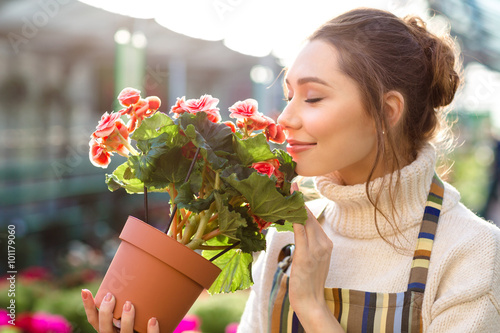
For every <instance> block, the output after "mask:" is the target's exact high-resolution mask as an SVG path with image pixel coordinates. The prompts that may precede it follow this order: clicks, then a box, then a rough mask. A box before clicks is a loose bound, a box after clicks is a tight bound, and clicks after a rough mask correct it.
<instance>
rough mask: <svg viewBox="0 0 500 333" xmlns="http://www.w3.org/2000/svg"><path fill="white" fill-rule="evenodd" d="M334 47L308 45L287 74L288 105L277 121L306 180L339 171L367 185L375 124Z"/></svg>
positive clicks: (348, 181)
mask: <svg viewBox="0 0 500 333" xmlns="http://www.w3.org/2000/svg"><path fill="white" fill-rule="evenodd" d="M337 59H338V53H337V51H336V49H335V48H334V47H333V46H331V45H330V44H327V43H326V42H323V41H320V40H314V41H311V42H309V43H308V44H307V45H306V46H305V47H304V48H303V49H302V51H301V52H300V53H299V55H298V56H297V58H296V59H295V61H294V63H293V64H292V66H291V67H290V68H289V70H288V72H287V75H286V89H285V94H287V97H288V101H289V102H288V105H287V106H286V107H285V109H284V110H283V112H282V114H281V115H280V117H279V118H278V122H279V123H280V124H281V125H282V126H283V127H284V128H285V132H286V134H287V141H288V146H287V150H288V152H289V153H290V155H292V157H293V159H294V161H295V162H297V168H296V171H297V173H298V174H299V175H303V176H319V175H324V174H327V173H330V172H334V171H335V172H336V173H337V175H338V176H340V178H341V179H342V180H343V181H344V182H345V184H347V185H352V184H360V183H364V182H365V181H366V179H367V177H368V174H369V173H370V171H371V169H372V167H373V163H374V160H375V155H376V149H377V141H376V135H377V134H376V128H375V123H374V121H373V119H372V118H371V117H369V116H368V114H367V112H366V111H365V109H364V107H363V104H362V101H361V93H360V91H359V89H358V86H357V84H356V82H355V81H354V80H352V79H351V78H350V77H348V76H347V75H345V74H343V73H342V72H341V71H340V69H339V65H338V62H337Z"/></svg>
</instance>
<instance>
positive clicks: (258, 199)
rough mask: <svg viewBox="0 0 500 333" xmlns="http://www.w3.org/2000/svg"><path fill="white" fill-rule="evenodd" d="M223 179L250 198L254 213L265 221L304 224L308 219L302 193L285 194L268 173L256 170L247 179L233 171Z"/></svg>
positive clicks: (249, 201)
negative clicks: (239, 176)
mask: <svg viewBox="0 0 500 333" xmlns="http://www.w3.org/2000/svg"><path fill="white" fill-rule="evenodd" d="M223 179H224V181H226V182H227V183H229V184H230V185H231V186H233V187H234V188H235V189H236V190H238V191H239V192H240V193H241V194H242V195H243V196H244V197H245V198H246V199H247V200H248V203H249V204H250V209H251V211H252V213H253V214H255V215H257V216H259V217H260V218H262V219H264V220H265V221H268V222H276V221H279V220H286V221H288V222H292V223H301V224H303V223H304V222H305V221H306V219H307V212H306V210H305V204H304V199H303V197H302V193H300V192H298V191H297V192H294V193H293V194H290V195H287V196H284V195H282V194H281V193H280V192H279V191H278V190H277V189H276V186H275V183H274V182H273V181H272V180H271V179H269V177H267V176H266V175H261V174H259V173H258V172H254V173H252V174H251V175H250V177H248V178H247V179H243V180H239V179H238V177H237V175H236V174H234V173H233V174H231V175H230V176H229V177H224V178H223Z"/></svg>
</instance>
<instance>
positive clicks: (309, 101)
mask: <svg viewBox="0 0 500 333" xmlns="http://www.w3.org/2000/svg"><path fill="white" fill-rule="evenodd" d="M321 100H323V98H322V97H319V98H309V99H306V100H305V102H306V103H310V104H314V103H318V102H320V101H321Z"/></svg>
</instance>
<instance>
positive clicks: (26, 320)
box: [16, 312, 71, 333]
mask: <svg viewBox="0 0 500 333" xmlns="http://www.w3.org/2000/svg"><path fill="white" fill-rule="evenodd" d="M16 325H17V326H18V327H19V328H21V329H22V330H23V331H25V332H30V333H71V325H70V323H69V322H68V321H67V320H66V319H65V318H64V317H63V316H60V315H54V314H50V313H44V312H35V313H33V314H28V313H26V314H22V315H20V316H19V318H18V319H17V320H16Z"/></svg>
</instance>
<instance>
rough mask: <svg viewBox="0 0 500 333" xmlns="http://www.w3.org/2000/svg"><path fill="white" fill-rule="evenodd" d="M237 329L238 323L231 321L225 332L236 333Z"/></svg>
mask: <svg viewBox="0 0 500 333" xmlns="http://www.w3.org/2000/svg"><path fill="white" fill-rule="evenodd" d="M237 330H238V323H231V324H229V325H227V326H226V332H225V333H236V331H237Z"/></svg>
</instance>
